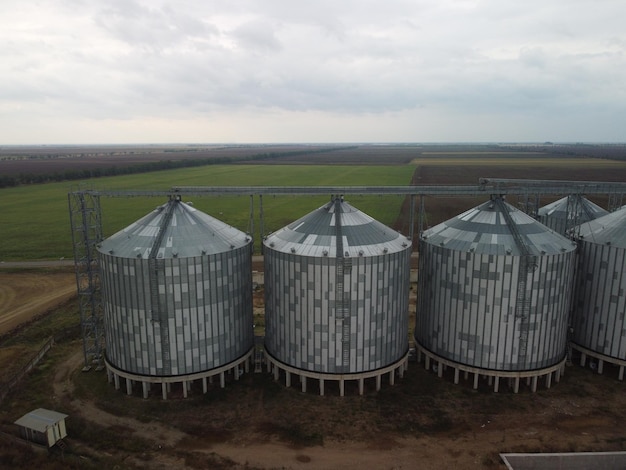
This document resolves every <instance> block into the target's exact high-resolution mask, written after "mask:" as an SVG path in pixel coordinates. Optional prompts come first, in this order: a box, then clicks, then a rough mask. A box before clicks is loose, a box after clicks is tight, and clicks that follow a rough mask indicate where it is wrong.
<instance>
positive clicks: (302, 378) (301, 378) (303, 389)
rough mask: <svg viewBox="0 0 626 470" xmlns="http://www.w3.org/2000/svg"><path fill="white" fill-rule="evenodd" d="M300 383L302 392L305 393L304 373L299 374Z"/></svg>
mask: <svg viewBox="0 0 626 470" xmlns="http://www.w3.org/2000/svg"><path fill="white" fill-rule="evenodd" d="M300 385H302V393H306V377H305V376H304V375H301V376H300Z"/></svg>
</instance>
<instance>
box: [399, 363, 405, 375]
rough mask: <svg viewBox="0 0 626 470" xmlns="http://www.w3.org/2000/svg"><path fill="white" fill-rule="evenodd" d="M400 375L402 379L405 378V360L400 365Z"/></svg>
mask: <svg viewBox="0 0 626 470" xmlns="http://www.w3.org/2000/svg"><path fill="white" fill-rule="evenodd" d="M398 375H399V376H400V378H401V379H402V378H404V362H403V363H402V364H400V367H398Z"/></svg>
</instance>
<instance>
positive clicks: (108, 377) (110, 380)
mask: <svg viewBox="0 0 626 470" xmlns="http://www.w3.org/2000/svg"><path fill="white" fill-rule="evenodd" d="M107 382H108V383H111V382H113V372H111V369H109V368H107Z"/></svg>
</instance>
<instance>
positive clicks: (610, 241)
mask: <svg viewBox="0 0 626 470" xmlns="http://www.w3.org/2000/svg"><path fill="white" fill-rule="evenodd" d="M576 232H577V233H578V236H577V242H578V246H579V266H578V276H577V280H576V289H575V297H574V299H575V300H574V307H573V309H572V311H573V314H572V348H573V349H576V350H579V351H580V352H581V353H582V356H581V364H582V365H583V366H584V365H585V361H586V358H587V356H591V357H594V358H596V359H597V367H598V372H600V373H602V368H603V364H604V362H608V363H611V364H615V365H617V366H618V367H619V376H618V377H619V380H623V379H624V367H625V366H626V318H625V315H624V312H625V311H626V294H625V292H626V206H624V207H622V208H621V209H619V210H617V211H615V212H612V213H610V214H607V215H605V216H603V217H600V218H598V219H595V220H592V221H589V222H586V223H584V224H582V225H580V226H579V227H578V228H577V230H576Z"/></svg>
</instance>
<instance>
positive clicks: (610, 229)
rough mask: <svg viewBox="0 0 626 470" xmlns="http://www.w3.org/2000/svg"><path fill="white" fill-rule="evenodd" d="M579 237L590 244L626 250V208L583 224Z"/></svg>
mask: <svg viewBox="0 0 626 470" xmlns="http://www.w3.org/2000/svg"><path fill="white" fill-rule="evenodd" d="M579 236H580V238H583V239H584V240H586V241H588V242H590V243H597V244H600V245H612V246H616V247H618V248H626V206H623V207H622V208H621V209H618V210H616V211H615V212H611V213H609V214H607V215H605V216H602V217H599V218H597V219H595V220H590V221H589V222H585V223H584V224H581V225H580V227H579Z"/></svg>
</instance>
